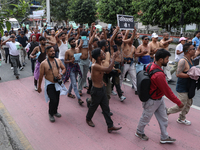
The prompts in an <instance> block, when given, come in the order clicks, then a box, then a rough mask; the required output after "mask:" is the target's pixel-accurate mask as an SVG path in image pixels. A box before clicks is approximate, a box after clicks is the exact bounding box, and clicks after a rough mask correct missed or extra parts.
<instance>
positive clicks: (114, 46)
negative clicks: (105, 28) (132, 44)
mask: <svg viewBox="0 0 200 150" xmlns="http://www.w3.org/2000/svg"><path fill="white" fill-rule="evenodd" d="M118 32H119V27H118V26H117V27H116V29H115V30H114V33H113V35H112V37H111V39H110V51H111V55H113V54H114V52H116V51H118V53H119V55H118V57H117V58H116V59H115V69H118V70H119V71H118V72H119V73H121V74H122V73H123V61H124V59H123V49H124V42H123V40H122V34H120V33H118ZM127 43H128V42H127ZM116 77H117V76H115V78H113V79H115V81H112V82H115V84H120V79H119V76H118V78H116ZM113 86H114V84H113V85H112V89H113ZM119 91H121V93H123V91H122V90H121V87H120V90H117V92H119ZM112 93H113V94H115V95H116V93H115V92H114V91H112ZM118 95H121V94H119V93H118ZM125 99H126V97H123V99H121V101H123V100H125Z"/></svg>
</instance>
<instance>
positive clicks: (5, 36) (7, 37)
mask: <svg viewBox="0 0 200 150" xmlns="http://www.w3.org/2000/svg"><path fill="white" fill-rule="evenodd" d="M9 38H10V36H9V35H8V31H5V32H4V36H3V37H2V38H1V41H2V42H4V41H6V40H8V39H9ZM2 47H3V49H4V51H5V63H7V60H8V56H9V47H8V46H7V45H3V46H2ZM9 63H11V62H10V59H9Z"/></svg>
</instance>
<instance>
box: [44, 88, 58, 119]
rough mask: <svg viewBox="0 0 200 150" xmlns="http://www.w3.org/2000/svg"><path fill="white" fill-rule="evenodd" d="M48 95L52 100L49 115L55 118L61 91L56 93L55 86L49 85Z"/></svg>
mask: <svg viewBox="0 0 200 150" xmlns="http://www.w3.org/2000/svg"><path fill="white" fill-rule="evenodd" d="M47 95H48V96H49V98H50V102H49V114H50V115H51V116H53V115H54V114H56V113H57V110H58V104H59V99H60V91H56V89H55V85H54V84H49V85H48V86H47Z"/></svg>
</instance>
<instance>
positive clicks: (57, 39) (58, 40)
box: [55, 30, 63, 44]
mask: <svg viewBox="0 0 200 150" xmlns="http://www.w3.org/2000/svg"><path fill="white" fill-rule="evenodd" d="M62 32H63V31H62V30H60V31H58V33H57V34H56V35H55V38H56V42H57V43H58V44H60V39H59V38H58V36H59V35H60V33H62Z"/></svg>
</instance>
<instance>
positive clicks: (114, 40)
mask: <svg viewBox="0 0 200 150" xmlns="http://www.w3.org/2000/svg"><path fill="white" fill-rule="evenodd" d="M119 34H121V33H119V32H118V33H117V35H116V36H115V39H114V42H115V43H116V40H117V36H118V35H119Z"/></svg>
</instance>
